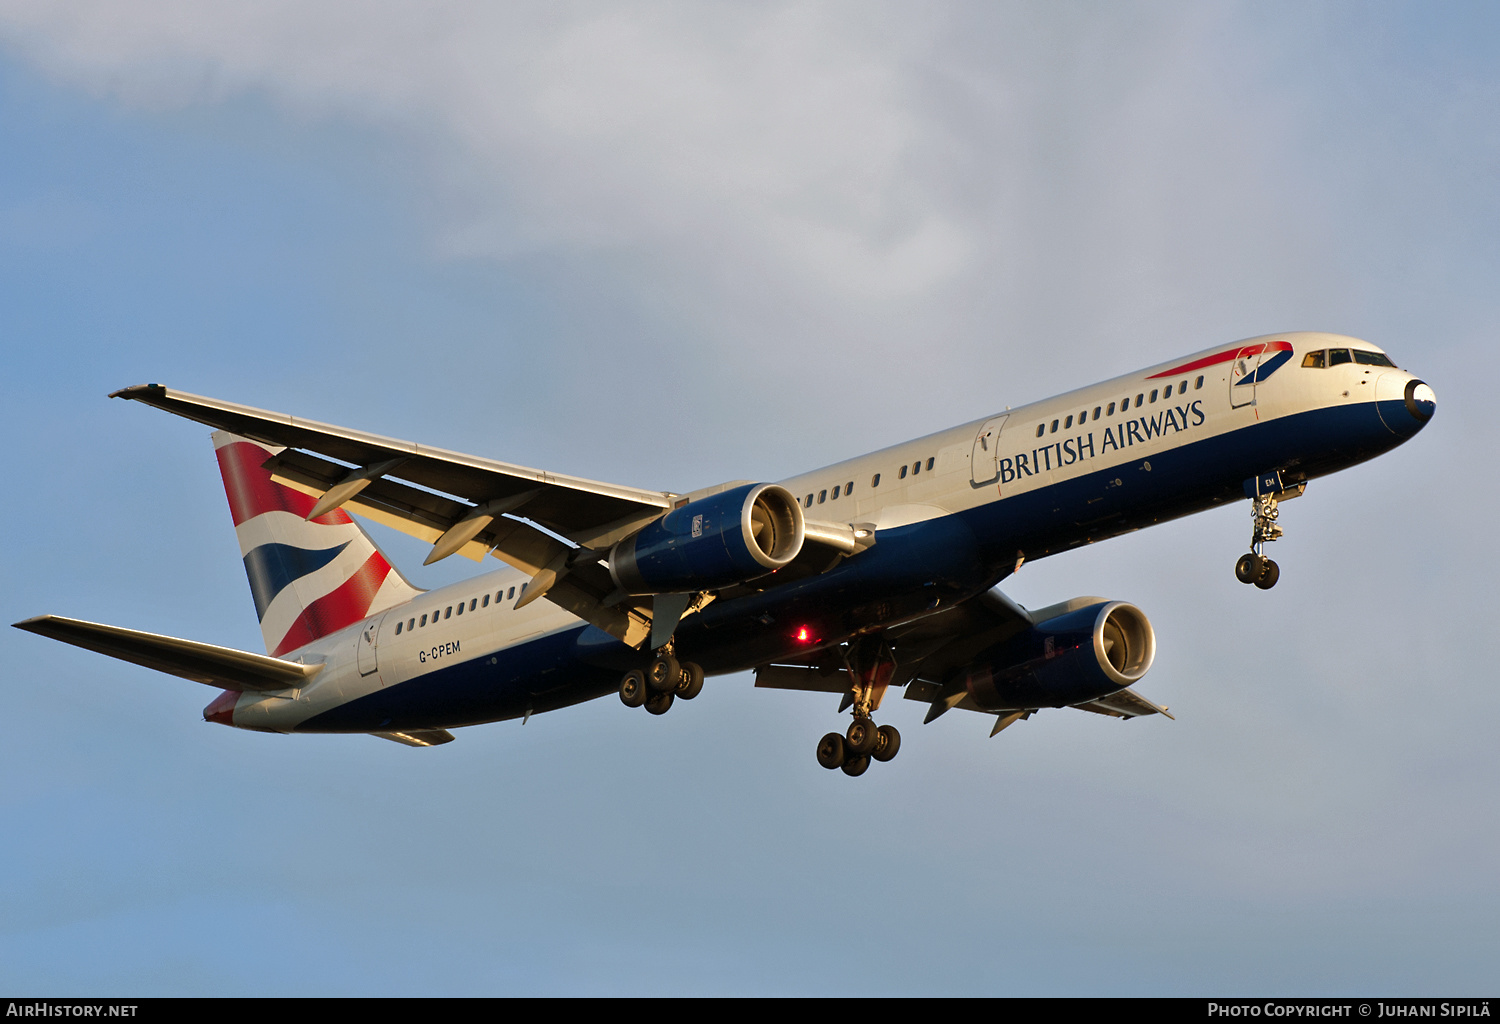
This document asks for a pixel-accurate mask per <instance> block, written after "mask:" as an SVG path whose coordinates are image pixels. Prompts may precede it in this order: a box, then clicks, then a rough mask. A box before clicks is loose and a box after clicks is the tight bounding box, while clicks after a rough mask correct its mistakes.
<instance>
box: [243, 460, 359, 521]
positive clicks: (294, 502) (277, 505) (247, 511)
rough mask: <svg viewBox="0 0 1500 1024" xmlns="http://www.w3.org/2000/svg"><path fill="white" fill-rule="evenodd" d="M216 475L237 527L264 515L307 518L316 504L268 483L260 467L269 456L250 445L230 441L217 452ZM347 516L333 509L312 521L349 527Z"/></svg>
mask: <svg viewBox="0 0 1500 1024" xmlns="http://www.w3.org/2000/svg"><path fill="white" fill-rule="evenodd" d="M217 454H218V456H219V472H220V473H222V474H223V476H224V493H225V494H226V495H227V496H228V497H229V514H230V515H232V516H233V517H234V525H235V526H238V525H240V524H241V523H243V522H245V521H246V520H247V519H254V518H255V517H256V516H258V515H260V514H262V513H264V512H292V513H295V514H296V515H299V516H303V517H304V518H305V517H306V516H307V514H308V513H309V512H311V511H312V507H313V504H314V502H315V501H316V499H315V498H313V497H312V496H311V495H307V494H303V493H302V492H301V491H294V490H292V489H291V488H290V487H283V486H281V485H280V484H278V483H275V482H273V481H272V480H271V474H270V472H269V471H267V470H265V469H263V468H261V464H262V463H264V462H265V461H266V460H267V459H269V458H270V457H271V453H270V452H268V451H266V450H265V449H264V448H262V447H261V446H260V445H258V444H252V443H251V442H249V441H233V442H231V443H229V444H226V445H225V446H224V447H222V448H220V449H219V450H218V453H217ZM353 521H354V520H352V519H350V518H349V514H348V513H347V512H345V511H344V510H343V509H340V508H336V509H334V510H333V511H332V512H328V513H326V514H324V515H321V516H319V517H318V518H316V519H314V520H313V522H315V523H322V524H323V525H325V526H338V525H343V524H345V523H352V522H353Z"/></svg>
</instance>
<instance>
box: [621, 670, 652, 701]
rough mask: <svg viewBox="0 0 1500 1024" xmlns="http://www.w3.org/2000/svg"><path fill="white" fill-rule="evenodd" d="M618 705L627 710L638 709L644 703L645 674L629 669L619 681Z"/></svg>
mask: <svg viewBox="0 0 1500 1024" xmlns="http://www.w3.org/2000/svg"><path fill="white" fill-rule="evenodd" d="M620 703H622V704H624V705H625V706H626V707H627V708H638V707H640V706H641V705H642V704H644V703H646V674H645V673H644V672H642V671H641V670H640V669H638V668H633V669H631V670H630V671H629V672H626V673H625V677H624V678H623V679H621V680H620Z"/></svg>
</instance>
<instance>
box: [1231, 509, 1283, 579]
mask: <svg viewBox="0 0 1500 1024" xmlns="http://www.w3.org/2000/svg"><path fill="white" fill-rule="evenodd" d="M1280 514H1281V510H1280V509H1279V508H1278V507H1277V503H1276V496H1275V495H1274V494H1262V495H1259V496H1258V497H1255V498H1253V499H1251V505H1250V517H1251V521H1252V523H1253V524H1254V525H1253V527H1252V529H1251V533H1250V553H1249V554H1247V555H1241V556H1240V560H1239V561H1238V562H1235V563H1234V575H1235V578H1236V579H1238V580H1239V581H1240V582H1241V583H1254V584H1255V585H1256V586H1257V587H1259V588H1260V589H1262V590H1270V589H1271V588H1272V587H1274V586H1276V581H1277V580H1279V579H1280V578H1281V568H1280V567H1279V566H1278V565H1277V564H1276V563H1275V562H1273V561H1271V560H1270V559H1269V558H1267V557H1266V556H1265V554H1264V553H1263V552H1264V550H1265V546H1266V544H1268V543H1269V542H1271V541H1273V540H1275V539H1276V538H1278V537H1280V536H1281V527H1280V526H1277V525H1276V517H1277V516H1279V515H1280Z"/></svg>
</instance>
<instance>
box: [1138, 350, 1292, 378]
mask: <svg viewBox="0 0 1500 1024" xmlns="http://www.w3.org/2000/svg"><path fill="white" fill-rule="evenodd" d="M1264 347H1265V346H1264V345H1249V346H1246V347H1245V348H1232V349H1230V350H1229V351H1227V352H1220V353H1219V354H1218V355H1212V356H1204V357H1203V358H1202V359H1194V360H1193V361H1192V362H1191V363H1183V364H1182V365H1181V366H1174V367H1172V368H1171V369H1170V370H1163V371H1162V372H1161V373H1153V374H1152V375H1151V376H1149V377H1147V378H1146V379H1147V380H1155V379H1156V378H1158V377H1175V376H1177V375H1178V374H1179V373H1189V372H1191V371H1193V370H1201V369H1203V368H1204V367H1205V366H1215V365H1217V364H1219V363H1227V362H1229V360H1231V359H1233V358H1234V357H1235V356H1237V355H1239V354H1240V353H1241V352H1244V353H1246V354H1248V355H1254V354H1255V353H1257V352H1259V351H1260V350H1261V349H1262V348H1264Z"/></svg>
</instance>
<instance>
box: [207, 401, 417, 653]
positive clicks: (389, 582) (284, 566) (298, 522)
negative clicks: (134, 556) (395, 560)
mask: <svg viewBox="0 0 1500 1024" xmlns="http://www.w3.org/2000/svg"><path fill="white" fill-rule="evenodd" d="M214 449H215V451H216V452H217V454H218V456H219V471H220V472H221V473H222V474H223V475H224V493H225V494H226V495H228V497H229V511H230V514H231V515H233V517H234V529H235V533H236V534H237V535H238V537H239V541H240V554H241V555H243V556H244V559H245V575H246V576H248V577H249V578H250V593H251V595H252V596H253V597H254V598H255V614H256V615H257V616H259V617H260V630H261V635H262V636H264V637H265V641H266V651H267V653H269V654H272V655H275V656H278V657H279V656H280V655H282V654H285V653H286V652H288V651H293V650H296V649H297V648H298V647H301V646H302V645H303V644H307V643H311V642H312V641H314V640H316V639H318V638H319V637H322V636H327V635H328V634H329V633H334V632H337V631H338V630H340V629H343V628H344V627H345V626H351V625H353V624H354V623H356V622H359V621H361V620H362V619H364V618H365V617H366V616H369V615H373V614H375V613H376V612H381V611H384V610H385V609H387V608H391V607H393V606H395V605H398V604H401V603H403V602H405V601H409V600H411V599H412V598H413V597H415V596H416V595H417V594H419V593H421V591H420V590H418V589H417V588H416V587H413V586H412V585H411V584H410V583H408V582H407V581H406V579H405V578H404V577H402V575H401V574H400V573H399V572H397V571H396V570H395V569H394V568H392V567H391V563H390V562H388V561H386V559H385V556H384V555H383V554H381V553H380V549H379V548H377V547H376V546H375V542H374V541H373V540H371V539H370V537H369V536H368V535H367V534H366V533H365V531H364V530H362V529H360V527H359V526H358V524H356V523H355V522H354V520H353V519H350V518H349V514H348V513H347V512H345V511H344V510H343V509H334V510H333V511H332V512H328V513H326V514H324V515H321V516H318V518H316V519H312V520H309V519H307V514H308V513H309V512H311V511H312V508H313V504H314V502H315V501H316V499H315V498H313V497H311V496H309V495H306V494H303V493H302V492H301V491H294V490H292V489H291V488H290V487H284V486H282V485H281V484H278V483H276V482H275V481H273V480H272V479H271V473H270V471H269V470H266V469H264V468H262V467H263V464H264V463H265V461H266V460H267V459H269V458H270V457H271V456H273V455H275V454H276V453H277V452H279V451H280V450H281V449H279V448H270V447H267V446H265V445H263V444H261V443H259V442H258V441H251V440H248V439H246V438H243V437H238V436H236V435H234V434H230V433H227V432H226V431H222V430H219V431H215V432H214Z"/></svg>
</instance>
